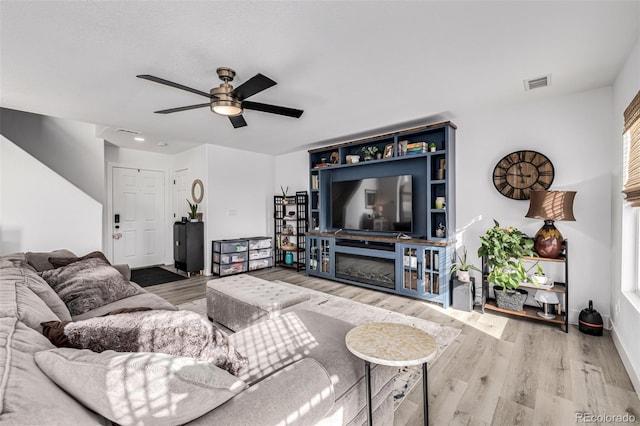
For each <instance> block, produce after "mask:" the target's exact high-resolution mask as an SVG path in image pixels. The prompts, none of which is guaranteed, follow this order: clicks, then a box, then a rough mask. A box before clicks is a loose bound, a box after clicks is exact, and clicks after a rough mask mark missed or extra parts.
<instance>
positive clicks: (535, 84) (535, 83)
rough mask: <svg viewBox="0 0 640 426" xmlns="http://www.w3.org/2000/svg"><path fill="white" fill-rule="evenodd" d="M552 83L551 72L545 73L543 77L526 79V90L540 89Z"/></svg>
mask: <svg viewBox="0 0 640 426" xmlns="http://www.w3.org/2000/svg"><path fill="white" fill-rule="evenodd" d="M550 85H551V74H547V75H543V76H542V77H535V78H530V79H528V80H525V81H524V90H533V89H539V88H541V87H547V86H550Z"/></svg>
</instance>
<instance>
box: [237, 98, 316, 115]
mask: <svg viewBox="0 0 640 426" xmlns="http://www.w3.org/2000/svg"><path fill="white" fill-rule="evenodd" d="M242 108H244V109H252V110H254V111H262V112H269V113H271V114H279V115H286V116H287V117H295V118H300V116H301V115H302V113H303V112H304V111H303V110H301V109H294V108H287V107H282V106H278V105H269V104H263V103H260V102H251V101H244V102H242Z"/></svg>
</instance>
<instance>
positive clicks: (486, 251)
mask: <svg viewBox="0 0 640 426" xmlns="http://www.w3.org/2000/svg"><path fill="white" fill-rule="evenodd" d="M493 223H494V226H493V227H492V228H489V229H487V231H486V232H485V234H484V235H483V236H481V237H480V248H479V249H478V256H479V257H484V258H485V259H486V262H487V266H488V267H489V275H488V276H487V281H489V282H490V283H492V284H493V285H494V292H495V295H496V303H497V304H498V307H500V308H504V309H511V310H514V311H521V310H522V308H523V306H524V302H525V300H526V298H527V292H526V290H522V289H519V288H518V287H519V286H520V283H522V282H529V283H532V284H534V285H536V286H537V284H536V283H535V282H534V281H533V280H532V279H531V277H530V276H529V275H528V274H527V269H526V268H525V265H524V262H523V260H522V257H523V256H535V253H534V251H533V240H532V239H530V238H528V237H527V236H526V235H525V234H524V233H522V232H521V231H520V230H518V229H517V228H514V227H508V228H501V227H500V224H499V223H498V221H496V220H494V221H493ZM540 269H542V268H540ZM516 290H517V291H516Z"/></svg>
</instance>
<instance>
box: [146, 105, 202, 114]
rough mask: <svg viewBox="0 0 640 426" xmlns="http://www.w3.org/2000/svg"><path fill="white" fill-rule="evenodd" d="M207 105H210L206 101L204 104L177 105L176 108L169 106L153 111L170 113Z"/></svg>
mask: <svg viewBox="0 0 640 426" xmlns="http://www.w3.org/2000/svg"><path fill="white" fill-rule="evenodd" d="M208 106H211V104H210V103H206V104H197V105H187V106H183V107H178V108H169V109H163V110H161V111H154V113H156V114H171V113H172V112H180V111H187V110H190V109H196V108H204V107H208Z"/></svg>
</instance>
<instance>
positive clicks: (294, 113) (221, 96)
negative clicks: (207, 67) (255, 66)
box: [136, 67, 304, 129]
mask: <svg viewBox="0 0 640 426" xmlns="http://www.w3.org/2000/svg"><path fill="white" fill-rule="evenodd" d="M216 72H217V73H218V77H220V80H222V84H221V85H220V86H219V87H214V88H213V89H211V90H210V91H209V93H207V92H203V91H201V90H198V89H193V88H191V87H187V86H183V85H182V84H178V83H174V82H172V81H169V80H165V79H163V78H160V77H154V76H152V75H149V74H141V75H137V76H136V77H138V78H143V79H145V80H149V81H153V82H155V83H159V84H164V85H166V86H171V87H175V88H176V89H181V90H186V91H187V92H191V93H195V94H196V95H201V96H204V97H206V98H209V99H210V100H209V102H207V103H204V104H196V105H187V106H183V107H178V108H170V109H163V110H161V111H154V112H155V113H156V114H171V113H173V112H179V111H187V110H190V109H196V108H204V107H210V108H211V111H213V112H215V113H216V114H220V115H226V116H228V117H229V120H230V121H231V124H232V125H233V127H234V128H236V129H237V128H238V127H244V126H246V125H247V122H246V121H245V120H244V117H243V116H242V112H243V111H244V110H245V109H247V110H254V111H262V112H268V113H271V114H279V115H285V116H287V117H295V118H300V116H301V115H302V113H303V112H304V111H302V110H300V109H294V108H287V107H282V106H277V105H269V104H263V103H260V102H252V101H246V100H245V99H247V98H248V97H250V96H253V95H255V94H256V93H260V92H262V91H263V90H265V89H268V88H269V87H271V86H274V85H276V84H277V83H276V82H275V81H273V80H271V79H270V78H269V77H266V76H264V75H262V74H260V73H258V74H256V75H254V76H253V77H251V78H250V79H249V80H247V81H245V82H244V83H242V84H241V85H240V86H238V87H236V88H235V89H234V88H233V86H232V85H231V84H229V82H231V81H233V77H235V75H236V72H235V71H234V70H232V69H231V68H226V67H221V68H218V69H217V70H216Z"/></svg>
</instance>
